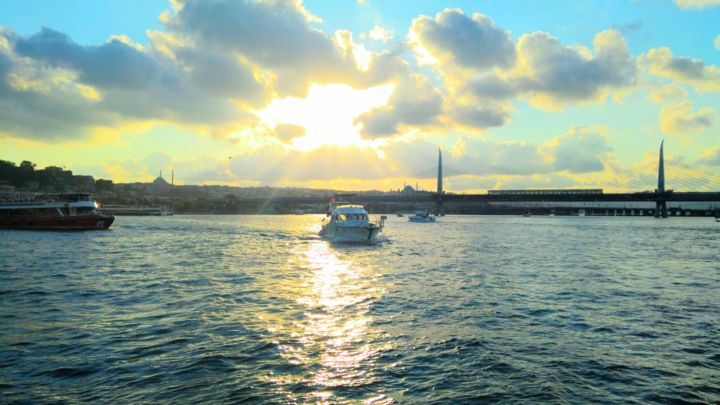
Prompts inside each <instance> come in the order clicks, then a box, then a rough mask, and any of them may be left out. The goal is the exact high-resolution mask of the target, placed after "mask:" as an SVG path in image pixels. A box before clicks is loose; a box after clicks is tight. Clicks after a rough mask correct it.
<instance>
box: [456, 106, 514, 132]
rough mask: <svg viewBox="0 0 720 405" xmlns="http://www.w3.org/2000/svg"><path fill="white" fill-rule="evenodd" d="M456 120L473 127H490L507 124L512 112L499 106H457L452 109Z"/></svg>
mask: <svg viewBox="0 0 720 405" xmlns="http://www.w3.org/2000/svg"><path fill="white" fill-rule="evenodd" d="M450 115H451V116H452V117H453V118H454V119H455V121H456V122H458V123H459V124H462V125H467V126H469V127H473V128H490V127H499V126H503V125H505V123H506V122H507V121H508V120H509V119H510V114H509V113H508V112H507V111H505V110H504V109H502V108H500V107H499V106H493V105H488V106H479V105H471V106H457V107H454V108H453V109H452V110H451V111H450Z"/></svg>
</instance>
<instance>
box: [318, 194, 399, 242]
mask: <svg viewBox="0 0 720 405" xmlns="http://www.w3.org/2000/svg"><path fill="white" fill-rule="evenodd" d="M327 217H329V218H330V220H329V221H327V222H325V221H326V219H327ZM327 217H326V218H323V225H322V228H321V229H320V236H322V237H323V238H325V239H328V240H330V241H332V242H343V243H367V244H374V243H377V241H378V235H380V232H382V230H383V228H384V227H385V219H387V217H385V216H384V215H383V216H381V217H380V220H379V221H378V222H371V221H370V219H369V218H368V213H367V211H365V208H364V207H363V206H362V205H351V204H342V203H338V204H336V203H334V202H333V203H331V204H330V210H329V212H328V214H327Z"/></svg>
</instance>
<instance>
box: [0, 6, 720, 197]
mask: <svg viewBox="0 0 720 405" xmlns="http://www.w3.org/2000/svg"><path fill="white" fill-rule="evenodd" d="M74 4H76V5H77V6H76V7H68V6H67V5H62V4H59V3H56V2H32V3H23V2H14V1H9V2H4V3H2V4H0V27H2V28H0V77H1V78H2V83H0V90H2V91H1V92H0V105H1V106H3V108H2V109H0V150H1V151H2V154H1V155H0V159H4V160H10V161H17V162H20V161H21V160H31V161H33V162H36V163H37V164H38V166H48V165H56V166H61V167H62V166H66V167H68V168H70V169H72V170H73V171H75V172H76V173H82V174H89V175H92V176H95V177H96V178H111V179H113V180H116V181H121V182H132V181H150V180H152V179H153V178H154V177H156V176H157V173H158V171H159V170H164V171H166V172H167V173H169V172H170V170H171V168H174V169H175V171H176V178H175V180H176V183H177V184H228V185H240V186H242V185H273V186H299V187H319V188H335V189H343V190H354V189H385V190H387V189H391V188H398V185H399V184H401V183H402V182H403V180H404V179H406V178H408V176H411V175H413V174H414V173H417V172H419V171H422V170H424V169H427V168H428V167H430V166H432V165H433V163H434V159H435V155H436V151H437V148H438V147H440V148H442V149H443V150H444V151H446V153H445V155H444V158H445V162H446V164H448V165H450V166H451V167H455V168H460V169H463V170H467V171H469V172H471V173H472V174H475V175H478V176H483V178H484V179H486V180H487V181H488V182H495V184H496V187H495V188H521V187H539V188H542V187H573V186H576V185H579V184H582V183H583V182H586V181H589V180H591V179H593V178H602V177H606V176H608V175H609V174H612V173H616V172H620V171H622V170H625V169H628V168H630V167H633V166H636V165H637V164H639V163H642V162H646V161H654V160H656V159H657V148H658V147H659V144H660V141H661V140H662V139H665V140H666V157H667V158H669V159H673V160H676V161H679V162H684V163H685V164H688V165H692V166H695V167H698V168H701V169H703V170H706V171H712V170H717V167H718V166H720V137H718V119H719V118H720V114H719V113H718V109H717V107H716V106H718V105H720V95H719V94H718V93H720V68H718V65H720V32H719V31H718V30H717V28H716V26H715V25H716V24H713V22H714V21H718V19H720V7H717V6H718V4H719V2H717V1H712V0H710V1H702V0H692V1H691V0H677V1H669V0H668V1H650V0H647V1H632V2H630V1H628V2H622V1H614V2H611V3H610V4H608V3H607V2H599V1H596V2H583V3H582V4H573V5H568V4H566V3H562V2H549V3H547V4H546V5H545V4H544V5H543V9H538V8H537V5H535V4H533V3H532V2H513V3H512V5H508V3H506V2H482V3H477V2H452V3H442V4H437V3H433V2H418V3H415V4H413V5H412V6H409V5H407V4H402V3H401V2H382V3H381V2H374V1H371V0H367V1H359V2H353V1H347V2H320V1H307V2H304V3H303V2H300V1H269V2H220V1H210V2H194V1H174V2H172V4H168V3H166V2H162V1H155V2H124V3H122V5H120V4H113V3H111V2H93V3H89V2H77V3H74ZM529 11H532V12H529Z"/></svg>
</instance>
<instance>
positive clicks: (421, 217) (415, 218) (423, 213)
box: [408, 210, 435, 222]
mask: <svg viewBox="0 0 720 405" xmlns="http://www.w3.org/2000/svg"><path fill="white" fill-rule="evenodd" d="M408 219H409V220H410V222H435V217H431V216H430V210H420V211H417V212H416V213H415V215H411V216H409V217H408Z"/></svg>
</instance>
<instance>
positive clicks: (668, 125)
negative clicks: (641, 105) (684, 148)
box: [660, 100, 716, 135]
mask: <svg viewBox="0 0 720 405" xmlns="http://www.w3.org/2000/svg"><path fill="white" fill-rule="evenodd" d="M692 109H693V103H692V101H689V100H688V101H684V102H682V103H680V104H677V105H671V106H667V107H663V108H662V110H660V129H662V131H663V132H665V133H666V134H669V135H681V134H685V133H692V132H700V131H703V130H706V129H708V128H711V127H712V126H713V121H714V120H715V117H716V111H715V110H714V109H712V108H710V107H705V108H701V109H699V110H698V111H696V112H693V110H692Z"/></svg>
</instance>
